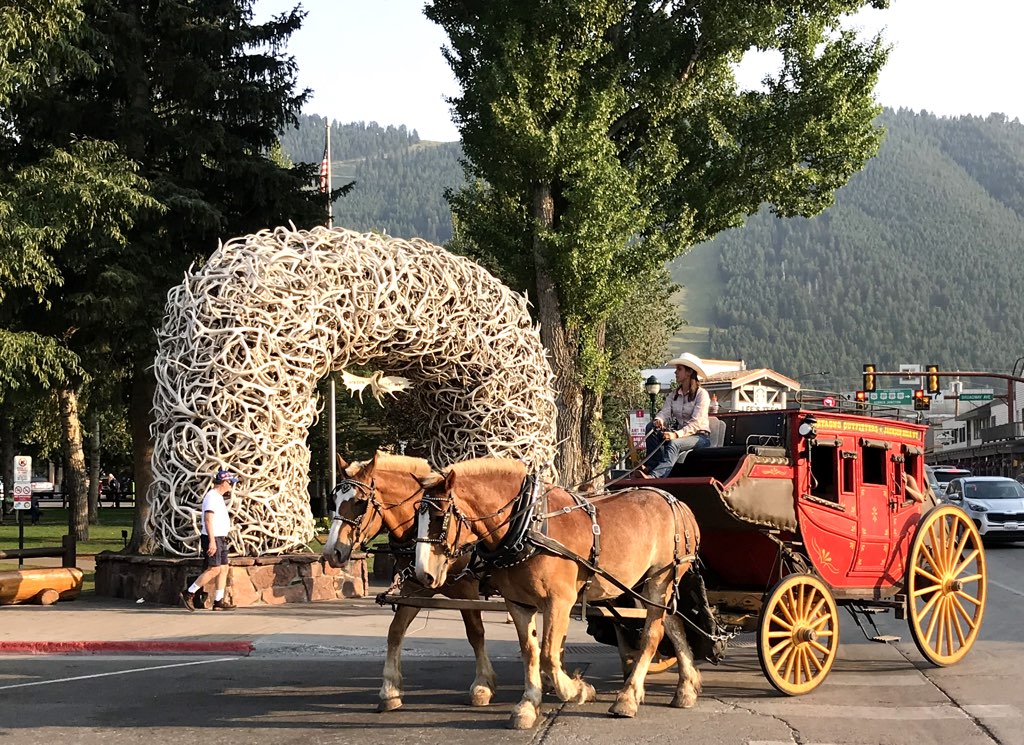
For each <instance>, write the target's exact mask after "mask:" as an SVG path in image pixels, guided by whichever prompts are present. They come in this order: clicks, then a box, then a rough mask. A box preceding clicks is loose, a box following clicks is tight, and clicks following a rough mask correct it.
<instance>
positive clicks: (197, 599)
mask: <svg viewBox="0 0 1024 745" xmlns="http://www.w3.org/2000/svg"><path fill="white" fill-rule="evenodd" d="M208 597H209V595H208V594H207V593H206V592H205V591H204V590H203V589H202V588H200V589H198V590H196V591H195V592H194V593H193V594H192V605H194V606H195V607H196V610H203V609H205V608H206V600H207V598H208Z"/></svg>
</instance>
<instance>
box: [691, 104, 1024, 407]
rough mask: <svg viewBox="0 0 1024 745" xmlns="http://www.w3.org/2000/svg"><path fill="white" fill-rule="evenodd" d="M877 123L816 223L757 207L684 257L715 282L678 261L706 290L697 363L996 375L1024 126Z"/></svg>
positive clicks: (1009, 290)
mask: <svg viewBox="0 0 1024 745" xmlns="http://www.w3.org/2000/svg"><path fill="white" fill-rule="evenodd" d="M880 123H881V124H882V125H884V126H885V128H886V130H887V137H886V141H885V143H884V145H883V146H882V148H881V151H880V152H879V154H878V156H877V157H876V158H874V159H873V160H872V161H871V162H870V163H869V164H868V165H867V167H866V168H865V169H864V171H863V172H862V173H860V174H858V175H856V176H855V177H854V178H852V179H851V181H850V183H849V184H848V185H847V186H846V187H844V188H843V189H841V190H840V191H839V192H838V194H837V195H836V204H835V206H833V207H832V208H830V209H829V210H827V211H826V212H825V213H823V214H822V215H820V216H818V217H814V218H810V219H802V218H797V219H791V220H780V219H778V218H775V217H772V216H771V215H770V214H768V213H767V211H765V212H763V213H761V214H759V215H757V216H756V217H754V218H752V219H751V220H750V221H749V222H748V224H747V225H746V226H745V227H744V228H741V229H738V230H734V231H729V232H726V233H723V234H722V235H721V236H719V237H718V238H716V239H715V240H714V241H711V242H710V243H708V244H707V245H704V246H700V247H699V248H697V249H696V251H695V253H697V252H701V253H702V254H703V253H704V252H712V253H713V255H714V256H717V259H718V267H717V272H716V275H717V276H706V275H703V274H702V275H701V276H699V277H698V276H695V275H691V274H690V267H691V266H692V264H693V257H692V256H689V257H686V258H685V259H682V260H680V261H679V262H676V263H675V264H674V265H673V267H672V269H673V276H674V278H675V279H676V280H677V281H679V282H681V283H686V284H690V283H695V282H698V283H711V284H716V285H717V286H716V287H715V288H714V291H713V293H712V294H714V295H717V300H716V301H715V302H714V305H713V307H710V308H707V309H704V310H705V312H707V313H708V316H707V321H706V322H707V324H708V325H709V326H712V327H713V328H712V332H711V336H710V345H709V348H708V353H709V354H710V356H712V357H722V358H742V359H744V360H746V361H747V363H748V365H750V366H766V367H772V368H775V369H777V370H779V371H781V372H783V373H788V374H791V375H798V374H801V373H805V372H807V371H810V370H830V371H832V374H831V376H830V378H829V379H828V380H829V385H830V386H835V387H837V388H844V387H845V388H856V387H859V386H860V382H859V381H860V370H861V366H862V365H863V363H865V362H874V363H876V364H878V365H879V366H880V367H879V369H883V368H888V369H895V366H896V365H898V364H899V363H903V362H917V363H920V364H928V363H936V364H939V365H940V367H942V368H943V369H950V368H952V369H964V370H1009V369H1010V368H1011V367H1012V366H1013V363H1014V360H1015V359H1016V358H1017V357H1018V356H1019V355H1021V354H1022V351H1021V350H1020V349H1019V348H1018V347H1017V346H1015V343H1016V342H1017V341H1018V340H1020V339H1022V338H1024V320H1022V316H1021V314H1020V313H1018V312H1017V298H1018V296H1019V295H1020V288H1021V287H1022V286H1024V266H1022V264H1021V262H1020V260H1019V257H1020V255H1021V251H1022V250H1024V241H1022V238H1021V236H1022V235H1024V177H1022V176H1021V174H1024V125H1021V124H1020V123H1019V122H1016V121H1014V122H1009V121H1007V120H1006V118H1005V117H1003V116H1001V115H993V116H990V117H987V118H984V119H983V118H978V117H963V118H958V119H939V118H936V117H934V116H932V115H929V114H927V113H920V114H917V113H913V112H910V111H905V110H901V111H886V112H885V113H884V115H883V116H882V117H881V119H880ZM718 283H720V284H718ZM890 384H894V381H890ZM880 385H882V387H884V386H885V383H884V381H883V383H881V384H880Z"/></svg>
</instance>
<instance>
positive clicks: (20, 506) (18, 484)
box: [13, 455, 32, 510]
mask: <svg viewBox="0 0 1024 745" xmlns="http://www.w3.org/2000/svg"><path fill="white" fill-rule="evenodd" d="M13 492H14V509H16V510H30V509H32V457H31V456H29V455H15V456H14V488H13Z"/></svg>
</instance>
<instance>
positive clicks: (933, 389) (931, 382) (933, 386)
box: [925, 365, 939, 394]
mask: <svg viewBox="0 0 1024 745" xmlns="http://www.w3.org/2000/svg"><path fill="white" fill-rule="evenodd" d="M925 371H926V372H927V374H926V375H925V388H927V390H928V393H929V394H935V393H938V392H939V366H938V365H928V366H927V367H926V368H925Z"/></svg>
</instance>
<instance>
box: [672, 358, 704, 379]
mask: <svg viewBox="0 0 1024 745" xmlns="http://www.w3.org/2000/svg"><path fill="white" fill-rule="evenodd" d="M676 365H683V366H684V367H688V368H690V369H691V370H693V371H694V372H695V373H697V380H702V379H704V378H706V377H707V376H708V374H707V373H706V372H704V363H703V362H701V360H700V357H698V356H697V355H695V354H690V353H689V352H684V353H683V354H682V355H680V356H679V357H676V358H675V359H674V360H669V361H668V367H675V366H676Z"/></svg>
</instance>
